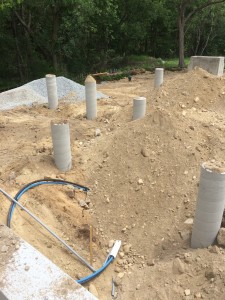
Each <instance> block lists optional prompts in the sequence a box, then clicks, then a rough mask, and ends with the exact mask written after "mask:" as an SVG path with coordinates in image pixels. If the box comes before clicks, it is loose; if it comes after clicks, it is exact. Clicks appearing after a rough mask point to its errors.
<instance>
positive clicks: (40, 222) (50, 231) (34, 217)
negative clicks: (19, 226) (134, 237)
mask: <svg viewBox="0 0 225 300" xmlns="http://www.w3.org/2000/svg"><path fill="white" fill-rule="evenodd" d="M0 192H2V193H3V195H5V196H6V197H7V198H8V199H9V200H10V201H13V202H14V203H16V204H17V205H18V206H19V207H20V208H21V209H22V210H24V211H25V212H26V213H27V214H28V215H29V216H30V217H31V218H33V219H34V220H35V221H36V222H38V223H39V224H40V225H41V226H42V227H44V228H45V229H46V230H47V231H48V232H49V233H50V234H51V235H53V236H54V237H55V238H56V239H57V240H58V241H60V242H61V243H62V244H63V245H64V246H65V247H66V248H67V249H68V250H69V251H70V252H71V253H73V254H74V255H75V256H76V257H77V258H78V259H79V260H80V261H81V262H82V263H83V264H85V265H86V266H87V267H88V268H89V269H90V270H91V271H93V272H95V269H94V268H93V267H92V266H91V265H89V263H88V262H87V261H86V260H85V259H84V258H82V257H81V256H80V255H79V254H78V253H77V252H76V251H74V250H73V249H72V248H71V247H70V246H69V245H68V244H66V242H64V241H63V240H62V239H61V238H60V237H59V236H58V235H56V234H55V233H54V232H53V231H52V230H51V229H49V228H48V226H47V225H45V224H44V223H43V222H42V221H41V220H40V219H39V218H38V217H36V216H35V215H34V214H33V213H31V212H30V211H29V210H28V209H27V208H25V207H24V206H23V205H21V204H20V203H19V202H18V201H16V200H15V199H14V198H12V197H11V196H10V195H9V194H8V193H6V192H5V191H4V190H3V189H1V188H0Z"/></svg>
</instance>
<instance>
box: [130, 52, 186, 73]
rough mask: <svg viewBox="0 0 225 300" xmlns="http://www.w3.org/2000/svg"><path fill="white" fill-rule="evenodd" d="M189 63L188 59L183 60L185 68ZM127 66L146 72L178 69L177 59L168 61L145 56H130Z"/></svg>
mask: <svg viewBox="0 0 225 300" xmlns="http://www.w3.org/2000/svg"><path fill="white" fill-rule="evenodd" d="M188 63H189V58H185V65H186V66H187V65H188ZM127 65H128V66H136V67H139V68H143V69H146V70H153V69H154V68H157V67H158V68H160V67H162V68H165V69H173V68H178V58H170V59H161V58H154V57H149V56H146V55H140V56H137V55H131V56H129V57H128V58H127Z"/></svg>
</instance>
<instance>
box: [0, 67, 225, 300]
mask: <svg viewBox="0 0 225 300" xmlns="http://www.w3.org/2000/svg"><path fill="white" fill-rule="evenodd" d="M153 79H154V77H153V74H151V73H148V72H146V73H144V74H141V75H136V76H133V78H132V81H131V82H128V80H127V79H123V80H120V81H115V82H108V83H103V84H101V85H98V90H99V91H101V92H103V93H105V94H107V95H109V96H110V98H109V99H102V100H99V101H98V118H97V119H96V120H93V121H88V120H87V119H86V118H85V103H78V104H68V102H67V101H66V102H64V101H63V100H61V102H60V105H59V109H58V110H56V111H51V110H49V109H48V108H47V105H34V106H32V107H25V106H22V107H18V108H15V109H13V110H8V111H1V112H0V133H1V134H0V142H1V143H0V186H1V188H3V189H4V190H5V191H6V192H8V193H9V194H10V195H12V196H14V195H15V194H16V193H17V192H18V191H19V190H20V189H21V188H22V187H23V186H24V185H25V184H27V183H29V182H31V181H33V180H38V179H43V178H60V179H64V180H68V181H72V182H76V183H80V184H82V185H85V186H87V187H89V188H90V192H89V193H88V194H87V195H86V194H84V193H82V192H78V191H77V190H74V189H73V188H72V187H69V186H56V185H49V186H46V185H44V186H39V187H36V188H34V189H32V190H29V191H28V192H27V193H26V194H25V195H23V197H22V198H21V200H20V202H21V204H23V205H24V206H25V207H26V208H28V209H29V210H31V211H32V212H33V213H35V214H36V215H37V216H38V217H39V218H40V219H41V220H43V221H44V222H45V223H46V224H47V225H48V226H49V227H50V228H51V229H52V230H54V231H55V232H56V233H57V234H58V235H59V236H60V237H61V238H63V239H64V240H65V241H66V242H67V243H68V244H69V245H70V246H72V247H73V248H74V249H75V251H77V252H78V253H79V254H80V255H81V256H83V257H84V258H86V259H87V260H88V261H89V256H90V255H89V228H90V225H92V226H93V228H94V236H93V266H94V267H95V268H98V267H100V266H101V265H102V263H103V262H104V261H105V259H106V256H107V254H108V252H109V250H110V246H111V245H112V244H113V241H115V240H121V241H122V247H121V249H120V253H119V255H118V256H117V258H116V260H115V261H114V262H113V264H111V265H110V266H109V267H108V268H107V270H106V271H105V272H104V273H102V274H101V275H100V276H99V277H98V278H97V279H95V280H94V281H93V282H92V283H93V284H94V286H95V287H96V289H97V292H98V298H99V299H101V300H108V299H112V296H111V288H112V278H113V280H114V281H115V297H114V298H116V299H119V300H128V299H134V300H136V299H137V300H145V299H146V300H151V299H160V300H176V299H179V300H180V299H187V300H191V299H198V298H199V299H210V300H212V299H215V300H223V299H225V249H224V248H222V247H220V246H219V245H217V244H215V245H212V246H210V247H209V248H207V249H191V247H190V236H191V229H192V224H186V222H185V221H187V220H188V219H189V220H190V221H191V220H192V219H193V218H194V214H195V206H196V199H197V192H198V183H199V175H200V166H201V164H202V163H203V162H205V161H211V163H213V162H217V161H219V162H220V163H221V164H223V162H224V153H225V134H224V130H225V119H224V115H225V76H223V77H221V78H217V77H215V76H213V75H210V74H208V73H207V72H205V71H203V70H201V69H196V70H193V71H191V72H188V73H187V72H179V73H174V72H171V73H170V72H166V73H165V78H164V79H165V81H164V84H163V86H162V87H161V88H159V89H153ZM135 96H144V97H146V98H147V114H146V117H145V118H143V119H140V120H135V121H132V102H133V98H134V97H135ZM67 100H68V99H67ZM52 120H69V122H70V131H71V147H72V156H73V166H72V169H71V170H70V171H69V172H60V171H59V170H57V168H56V167H55V165H54V160H53V153H52V141H51V132H50V122H51V121H52ZM96 129H97V131H96ZM96 133H97V134H96ZM85 203H86V204H85ZM9 204H10V202H9V200H8V199H6V198H5V197H4V196H3V195H0V213H1V214H0V221H1V222H2V223H6V217H7V212H8V208H9ZM12 229H13V230H14V231H15V232H16V233H17V234H18V235H19V236H21V237H22V238H23V239H25V240H26V241H28V242H29V243H30V244H32V245H33V246H34V247H35V248H37V249H38V250H39V251H41V252H42V253H43V254H45V255H46V256H47V257H48V258H49V259H51V260H52V261H53V262H54V263H55V264H57V265H58V266H59V267H60V268H61V269H62V270H64V271H65V272H66V273H68V274H69V275H70V276H71V277H72V278H74V279H77V278H80V277H83V276H86V275H88V274H89V273H90V270H89V269H88V268H87V267H86V266H84V265H83V264H82V263H80V262H79V261H78V260H77V259H76V257H74V256H73V255H72V254H70V253H69V252H68V251H67V250H66V249H65V248H64V247H63V246H62V245H60V244H59V242H58V241H57V240H55V239H54V238H53V237H52V236H50V235H49V234H48V233H47V232H46V231H45V230H44V229H42V228H41V227H40V226H39V225H38V224H36V223H35V221H34V220H32V219H31V218H30V217H29V216H28V215H26V213H25V212H24V211H22V210H21V209H19V208H17V209H16V210H15V213H14V215H13V218H12ZM86 287H87V288H89V284H86Z"/></svg>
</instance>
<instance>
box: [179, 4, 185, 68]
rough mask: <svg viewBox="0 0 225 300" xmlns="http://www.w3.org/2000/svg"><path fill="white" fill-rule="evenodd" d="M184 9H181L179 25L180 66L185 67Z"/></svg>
mask: <svg viewBox="0 0 225 300" xmlns="http://www.w3.org/2000/svg"><path fill="white" fill-rule="evenodd" d="M184 25H185V21H184V11H183V10H182V9H181V10H180V12H179V20H178V26H179V68H182V69H183V68H184V67H185V63H184Z"/></svg>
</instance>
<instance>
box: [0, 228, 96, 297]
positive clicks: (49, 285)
mask: <svg viewBox="0 0 225 300" xmlns="http://www.w3.org/2000/svg"><path fill="white" fill-rule="evenodd" d="M15 299H16V300H30V299H32V300H40V299H41V300H63V299H66V300H76V299H77V300H78V299H79V300H82V299H83V300H97V298H96V297H95V296H93V295H92V294H91V293H89V292H88V291H87V290H86V289H85V288H83V287H82V286H81V285H80V284H78V283H77V282H76V281H75V280H74V279H72V278H71V277H70V276H69V275H67V274H66V273H64V272H63V271H62V270H61V269H60V268H59V267H57V266H56V265H55V264H54V263H53V262H51V261H50V260H49V259H48V258H46V257H45V256H44V255H42V254H41V253H40V252H39V251H38V250H36V249H35V248H33V247H32V246H31V245H30V244H28V243H27V242H25V241H24V240H22V239H21V238H19V237H18V236H16V235H15V234H14V233H13V231H12V230H11V229H9V228H8V227H6V226H4V225H2V224H0V300H15Z"/></svg>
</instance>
